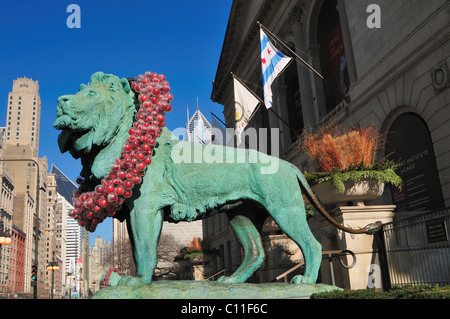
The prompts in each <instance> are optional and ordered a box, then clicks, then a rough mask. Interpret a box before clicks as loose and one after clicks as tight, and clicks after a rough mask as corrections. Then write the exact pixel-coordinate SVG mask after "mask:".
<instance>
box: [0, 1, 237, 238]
mask: <svg viewBox="0 0 450 319" xmlns="http://www.w3.org/2000/svg"><path fill="white" fill-rule="evenodd" d="M72 3H74V4H77V5H79V7H80V9H81V28H79V29H76V28H74V29H70V28H68V27H67V25H66V20H67V18H68V17H69V15H70V14H71V13H67V12H66V10H67V6H68V5H69V4H72ZM231 3H232V0H164V1H162V0H160V1H154V0H147V1H144V0H135V1H130V2H127V1H117V0H108V1H105V0H101V1H98V0H96V1H92V0H91V1H86V0H83V1H81V0H70V1H61V0H59V1H48V0H40V1H8V2H5V3H3V4H2V6H1V7H0V43H2V49H1V50H0V126H5V119H6V106H7V97H8V93H9V92H10V91H11V90H12V83H13V80H15V79H17V78H20V77H23V76H25V77H28V78H33V80H37V81H38V82H39V87H40V88H39V89H40V90H39V93H40V96H41V102H42V105H41V131H40V146H39V147H40V149H39V156H40V157H43V156H46V157H47V159H48V164H49V168H50V167H51V164H55V165H56V166H57V167H58V168H59V169H60V170H62V171H63V172H64V173H65V174H66V175H67V176H68V177H69V178H70V179H72V180H75V178H76V177H77V176H78V174H79V172H80V170H81V165H80V163H79V161H78V160H75V159H73V158H72V157H71V156H70V154H68V153H65V154H61V153H60V152H59V148H58V145H57V137H58V134H59V131H57V130H56V129H54V128H53V126H52V125H53V122H54V121H55V119H56V104H57V102H56V100H57V98H58V97H59V96H61V95H65V94H75V93H76V92H77V91H78V86H79V84H80V83H87V82H89V79H90V76H91V74H93V73H94V72H96V71H103V72H105V73H113V74H115V75H117V76H119V77H133V76H138V75H139V74H143V73H144V72H145V71H152V72H157V73H162V74H164V75H166V78H167V80H168V81H169V83H170V85H171V93H172V94H173V96H174V100H173V102H172V107H173V111H172V112H171V113H169V114H167V116H166V118H167V119H166V123H167V127H168V128H169V129H171V130H173V129H175V128H178V127H184V126H185V124H186V107H187V105H189V109H190V114H191V115H192V113H193V112H194V110H195V108H196V104H197V97H198V100H199V105H200V111H202V112H203V114H204V115H205V116H206V117H207V118H208V119H211V115H210V113H209V112H210V111H212V112H214V114H216V115H217V116H219V117H220V118H222V119H223V115H222V110H223V107H222V106H221V105H219V104H217V103H214V102H212V101H211V99H210V96H211V90H212V81H213V80H214V77H215V72H216V69H217V65H218V62H219V57H220V52H221V48H222V44H223V39H224V36H225V31H226V27H227V22H228V16H229V13H230V8H231ZM110 228H111V219H110V218H108V220H107V221H105V222H104V223H103V224H100V225H99V227H98V228H97V231H96V232H95V233H93V234H91V235H90V237H91V242H92V240H93V239H94V238H95V237H97V235H100V236H101V237H103V238H105V239H111V230H110Z"/></svg>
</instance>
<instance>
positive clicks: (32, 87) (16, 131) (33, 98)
mask: <svg viewBox="0 0 450 319" xmlns="http://www.w3.org/2000/svg"><path fill="white" fill-rule="evenodd" d="M40 118H41V97H40V96H39V84H38V82H37V81H33V80H31V79H28V78H26V77H23V78H19V79H17V80H14V81H13V89H12V92H10V93H9V94H8V107H7V112H6V130H5V142H6V143H7V144H14V145H17V144H30V145H31V150H32V156H33V157H37V156H38V152H39V126H40Z"/></svg>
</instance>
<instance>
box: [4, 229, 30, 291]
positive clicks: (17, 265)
mask: <svg viewBox="0 0 450 319" xmlns="http://www.w3.org/2000/svg"><path fill="white" fill-rule="evenodd" d="M11 238H12V242H11V254H10V256H11V259H10V262H9V265H10V273H9V291H10V292H11V293H15V294H19V293H23V292H25V290H24V287H25V247H26V246H25V243H26V234H25V233H24V232H23V231H22V230H20V229H19V228H18V227H17V226H16V225H13V226H12V231H11ZM27 279H28V278H27Z"/></svg>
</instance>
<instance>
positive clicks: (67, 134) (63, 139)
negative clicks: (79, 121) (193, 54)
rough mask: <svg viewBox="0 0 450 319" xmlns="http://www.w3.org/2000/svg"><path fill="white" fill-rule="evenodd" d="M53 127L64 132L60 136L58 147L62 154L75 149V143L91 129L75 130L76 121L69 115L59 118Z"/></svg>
mask: <svg viewBox="0 0 450 319" xmlns="http://www.w3.org/2000/svg"><path fill="white" fill-rule="evenodd" d="M53 126H54V127H55V128H56V129H57V130H60V131H62V132H61V134H59V136H58V145H59V150H60V151H61V153H65V152H67V151H69V150H71V149H73V148H74V145H75V142H76V141H77V140H78V139H80V138H81V137H82V136H83V135H85V134H86V133H88V132H89V131H90V129H76V128H74V126H75V125H74V120H73V119H72V117H71V116H69V115H67V114H64V115H61V116H59V117H58V118H57V119H56V121H55V123H54V124H53Z"/></svg>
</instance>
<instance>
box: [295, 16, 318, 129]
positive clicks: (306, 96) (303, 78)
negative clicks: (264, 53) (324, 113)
mask: <svg viewBox="0 0 450 319" xmlns="http://www.w3.org/2000/svg"><path fill="white" fill-rule="evenodd" d="M289 23H290V24H291V28H292V32H293V34H294V44H295V48H296V49H297V50H296V51H297V52H296V53H297V54H298V55H299V56H300V57H301V58H302V59H303V60H305V61H306V62H308V64H310V63H309V62H310V61H308V60H309V58H308V57H306V56H305V54H303V53H302V52H306V40H305V25H304V14H303V12H302V11H301V10H299V9H294V11H292V12H291V13H290V14H289ZM296 63H297V73H298V81H299V86H300V98H301V102H302V113H303V119H304V120H303V121H304V128H305V129H308V128H309V127H311V126H314V125H315V124H316V122H317V120H318V116H317V115H318V111H317V103H316V102H315V94H314V93H313V87H312V83H311V77H312V76H313V75H312V74H311V73H312V71H311V70H309V69H308V68H307V67H305V66H303V65H301V64H302V62H296Z"/></svg>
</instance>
